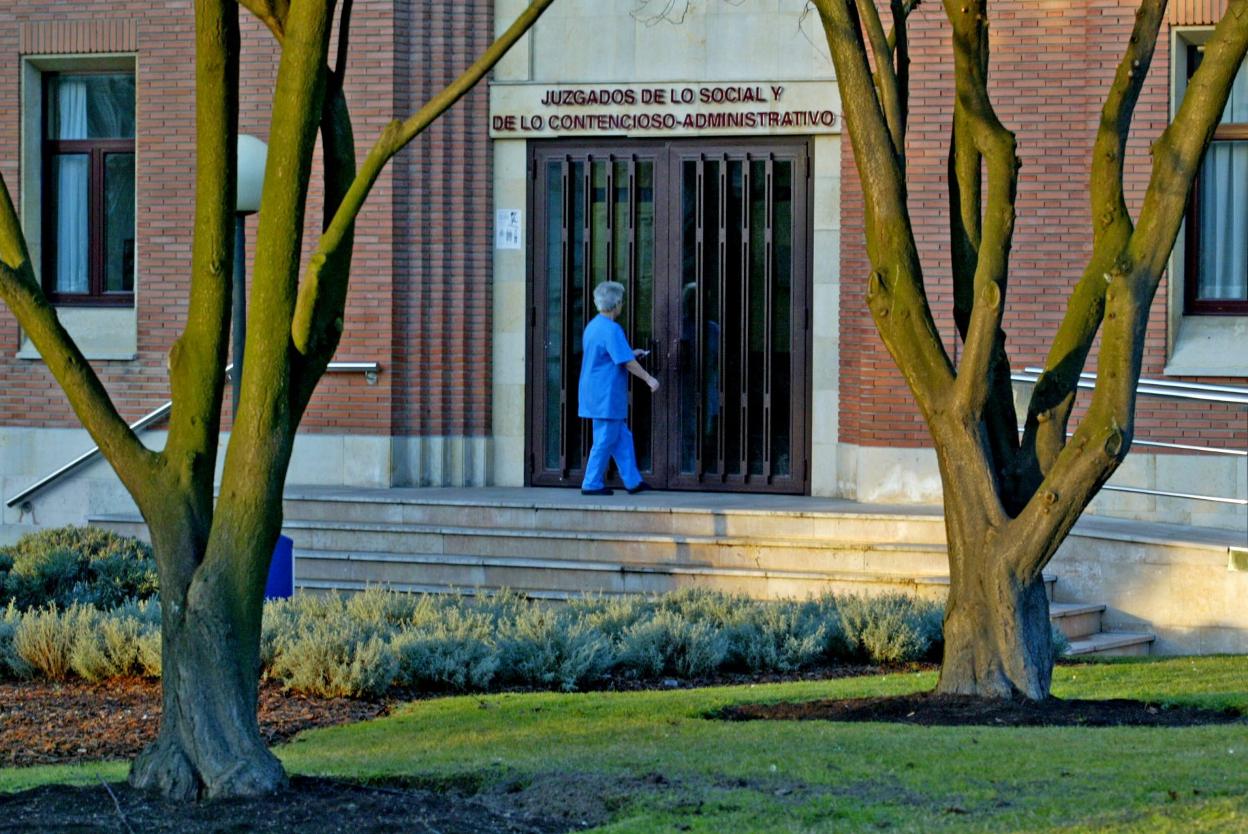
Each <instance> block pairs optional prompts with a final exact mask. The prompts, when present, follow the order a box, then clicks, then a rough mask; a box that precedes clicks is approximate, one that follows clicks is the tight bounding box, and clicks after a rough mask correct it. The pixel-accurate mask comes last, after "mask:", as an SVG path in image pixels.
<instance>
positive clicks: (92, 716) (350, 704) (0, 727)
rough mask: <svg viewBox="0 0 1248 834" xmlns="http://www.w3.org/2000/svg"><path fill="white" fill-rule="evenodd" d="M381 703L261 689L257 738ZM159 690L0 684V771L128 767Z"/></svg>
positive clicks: (361, 713) (123, 683)
mask: <svg viewBox="0 0 1248 834" xmlns="http://www.w3.org/2000/svg"><path fill="white" fill-rule="evenodd" d="M386 709H387V705H386V704H384V703H372V702H369V701H357V700H352V699H349V698H312V697H307V696H303V695H298V694H295V693H293V692H283V691H282V689H281V687H280V686H278V685H277V684H274V683H266V684H265V685H264V686H262V687H261V689H260V732H261V734H262V735H263V736H264V738H265V741H267V742H268V743H269V744H270V745H273V744H279V743H281V742H283V741H286V740H288V739H290V738H292V737H293V736H294V735H295V734H296V733H299V732H301V731H303V730H308V729H311V728H313V727H326V726H330V725H333V724H345V723H348V722H351V721H364V720H366V719H369V718H376V717H377V716H378V715H382V714H383V713H384V712H385V711H386ZM159 727H160V682H159V681H150V680H143V679H139V678H134V679H128V678H127V679H121V680H113V681H108V682H106V683H100V684H89V683H81V682H77V683H46V682H38V681H31V682H26V683H0V767H15V766H17V767H21V766H26V765H43V764H61V763H65V762H75V761H97V760H100V759H129V758H133V757H134V756H136V755H138V753H139V751H141V750H142V749H143V748H144V747H146V746H147V745H148V744H149V743H150V742H152V741H154V740H155V738H156V731H157V730H158V729H159Z"/></svg>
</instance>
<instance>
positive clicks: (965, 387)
mask: <svg viewBox="0 0 1248 834" xmlns="http://www.w3.org/2000/svg"><path fill="white" fill-rule="evenodd" d="M945 12H946V14H947V15H948V17H949V21H950V23H952V24H953V46H954V78H955V79H956V81H955V84H956V87H955V89H956V95H957V103H958V105H960V106H961V109H962V113H963V115H964V117H965V118H964V119H963V120H962V121H960V122H959V125H958V126H959V127H961V126H963V125H965V126H966V127H967V128H968V130H967V134H968V139H969V141H970V142H972V143H973V144H974V146H975V149H976V150H977V151H978V152H979V154H980V155H981V156H982V157H983V160H984V162H985V163H986V165H987V169H988V171H987V174H988V177H987V179H988V195H987V197H988V204H987V206H986V208H985V210H984V213H983V229H982V241H981V244H980V246H979V251H978V258H977V259H976V264H975V274H974V279H973V282H974V289H973V298H972V302H971V315H970V320H969V323H968V325H967V329H966V353H965V355H964V356H963V358H962V362H961V364H960V365H959V368H958V379H957V383H956V387H955V393H954V396H955V401H956V407H957V408H958V410H959V412H961V413H962V414H963V415H965V416H966V417H968V418H971V419H975V420H977V419H979V418H980V417H981V416H982V415H983V410H984V405H985V404H986V403H987V401H988V396H989V392H990V390H991V387H990V381H991V379H992V371H993V364H994V360H996V359H999V358H1000V355H999V354H998V351H997V349H998V346H999V345H1001V344H1002V342H1003V337H1001V335H1000V329H1001V317H1002V314H1003V312H1004V308H1005V304H1004V301H1005V290H1006V281H1007V277H1008V270H1009V255H1010V247H1011V243H1012V240H1013V235H1014V201H1015V194H1016V190H1017V176H1018V157H1017V155H1016V153H1015V142H1014V135H1013V134H1012V133H1010V132H1009V131H1008V130H1006V129H1005V127H1004V125H1002V124H1001V122H1000V120H999V119H998V118H997V115H996V111H995V110H994V109H993V107H992V102H991V100H990V99H989V96H988V22H987V14H986V2H985V0H969V2H965V3H963V2H959V0H945ZM1015 442H1017V440H1015Z"/></svg>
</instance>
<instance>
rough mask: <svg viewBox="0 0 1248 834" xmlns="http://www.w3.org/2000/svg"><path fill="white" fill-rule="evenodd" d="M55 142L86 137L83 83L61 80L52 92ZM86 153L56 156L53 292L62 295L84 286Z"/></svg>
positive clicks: (86, 233) (85, 281) (81, 289)
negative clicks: (55, 113) (54, 282)
mask: <svg viewBox="0 0 1248 834" xmlns="http://www.w3.org/2000/svg"><path fill="white" fill-rule="evenodd" d="M56 107H57V118H58V123H57V128H58V130H57V133H58V135H57V136H56V137H54V138H57V139H86V138H87V85H86V82H84V81H78V80H74V79H72V78H61V79H60V80H59V82H58V83H57V89H56ZM88 162H89V160H88V157H87V155H86V154H72V155H71V154H66V155H62V156H59V157H57V159H56V166H57V194H56V214H57V217H56V242H57V247H56V289H57V292H63V293H85V292H87V291H88V286H87V252H88V245H87V238H88V234H89V230H88V228H87V209H88V205H87V201H88V197H87V194H88V191H87V188H88V182H87V180H88V177H89V175H90V170H89V167H88Z"/></svg>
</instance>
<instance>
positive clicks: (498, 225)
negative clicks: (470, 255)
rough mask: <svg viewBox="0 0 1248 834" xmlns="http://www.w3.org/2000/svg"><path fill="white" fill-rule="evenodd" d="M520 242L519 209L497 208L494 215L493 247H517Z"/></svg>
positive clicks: (519, 245)
mask: <svg viewBox="0 0 1248 834" xmlns="http://www.w3.org/2000/svg"><path fill="white" fill-rule="evenodd" d="M522 244H523V240H522V239H521V236H520V209H499V210H498V211H497V212H496V213H495V217H494V248H495V249H519V248H520V247H521V245H522Z"/></svg>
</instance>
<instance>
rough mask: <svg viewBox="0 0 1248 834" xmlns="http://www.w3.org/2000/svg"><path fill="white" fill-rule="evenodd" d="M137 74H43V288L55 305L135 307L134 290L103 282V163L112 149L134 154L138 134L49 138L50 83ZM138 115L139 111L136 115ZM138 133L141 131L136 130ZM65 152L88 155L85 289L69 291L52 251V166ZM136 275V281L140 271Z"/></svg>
mask: <svg viewBox="0 0 1248 834" xmlns="http://www.w3.org/2000/svg"><path fill="white" fill-rule="evenodd" d="M119 74H128V75H131V76H133V75H134V73H133V71H125V70H92V71H83V72H76V71H65V72H44V73H42V78H41V82H42V86H43V89H42V92H41V93H40V119H39V133H40V160H41V162H42V170H41V172H40V180H39V195H40V204H41V211H40V213H41V215H42V224H43V234H42V236H41V238H42V240H43V258H42V271H43V282H42V283H43V292H44V295H46V296H47V298H48V300H49V301H51V302H52V303H54V304H59V305H62V306H75V307H133V306H134V290H133V289H131V290H122V291H113V292H108V291H106V290H105V288H104V282H105V272H106V269H105V258H106V251H105V250H106V241H105V234H104V230H105V223H106V220H107V211H106V209H105V182H104V176H105V164H106V157H107V156H108V155H109V154H117V153H128V154H130V155H132V156H135V157H136V159H137V155H136V154H135V138H134V137H130V138H128V139H116V138H114V139H50V138H48V132H49V131H48V121H49V119H50V118H51V108H50V107H49V101H50V88H51V84H52V82H53V80H55V79H57V78H63V77H67V76H70V77H83V76H91V75H119ZM136 115H137V114H136ZM136 132H137V131H136ZM64 154H85V155H86V156H87V160H88V161H87V170H88V174H87V200H88V207H87V292H85V293H66V292H58V291H57V289H56V274H55V267H56V261H55V260H54V255H55V252H56V247H57V240H56V220H57V215H56V210H57V199H56V193H55V190H54V189H52V188H51V184H52V168H53V162H54V160H55V158H56V157H57V156H59V155H64ZM137 192H138V177H137V176H136V177H135V198H136V201H137V198H138V193H137ZM135 272H136V274H134V275H133V276H132V281H133V282H136V283H137V280H138V275H137V269H136V271H135Z"/></svg>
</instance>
